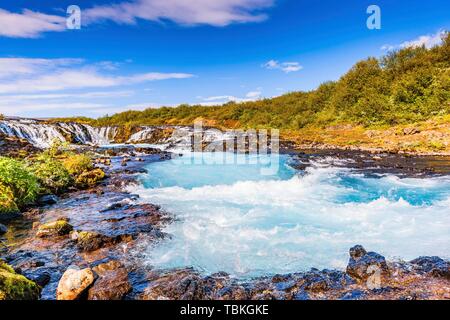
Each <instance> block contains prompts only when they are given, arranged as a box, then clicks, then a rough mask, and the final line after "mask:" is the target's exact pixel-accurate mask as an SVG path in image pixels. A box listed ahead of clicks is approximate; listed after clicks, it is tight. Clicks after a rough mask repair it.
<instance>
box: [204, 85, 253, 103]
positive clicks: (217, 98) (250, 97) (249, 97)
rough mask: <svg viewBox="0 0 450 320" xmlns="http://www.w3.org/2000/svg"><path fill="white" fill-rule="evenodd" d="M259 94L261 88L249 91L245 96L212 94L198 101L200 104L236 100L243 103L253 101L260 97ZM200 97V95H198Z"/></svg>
mask: <svg viewBox="0 0 450 320" xmlns="http://www.w3.org/2000/svg"><path fill="white" fill-rule="evenodd" d="M261 95H262V92H261V90H259V89H258V90H255V91H250V92H248V93H247V94H246V95H245V98H239V97H235V96H231V95H223V96H212V97H207V98H203V99H202V100H203V101H202V102H200V103H199V104H200V105H203V106H217V105H222V104H225V103H228V102H236V103H243V102H250V101H255V100H258V99H261ZM198 98H201V97H198Z"/></svg>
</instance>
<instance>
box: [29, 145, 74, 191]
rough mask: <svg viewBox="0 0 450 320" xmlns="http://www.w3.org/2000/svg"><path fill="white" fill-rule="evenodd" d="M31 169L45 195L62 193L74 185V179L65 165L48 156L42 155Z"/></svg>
mask: <svg viewBox="0 0 450 320" xmlns="http://www.w3.org/2000/svg"><path fill="white" fill-rule="evenodd" d="M31 168H32V170H33V173H34V174H35V176H36V177H37V179H38V181H39V183H40V185H41V192H43V193H49V192H51V193H60V192H61V191H64V190H65V189H67V187H69V186H70V184H71V183H72V177H71V176H70V174H69V171H68V170H67V169H66V168H65V167H64V165H63V163H62V162H61V161H59V160H57V159H55V158H52V157H51V156H49V155H48V154H45V153H44V154H41V155H40V156H39V157H38V158H37V159H36V162H35V163H34V164H33V165H32V166H31Z"/></svg>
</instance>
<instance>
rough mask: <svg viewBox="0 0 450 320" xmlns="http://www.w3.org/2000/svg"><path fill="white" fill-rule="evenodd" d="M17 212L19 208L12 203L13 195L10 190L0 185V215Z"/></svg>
mask: <svg viewBox="0 0 450 320" xmlns="http://www.w3.org/2000/svg"><path fill="white" fill-rule="evenodd" d="M17 212H19V208H18V207H17V204H16V202H15V201H14V194H13V192H12V190H11V188H10V187H7V186H5V185H3V184H1V183H0V214H5V213H6V214H8V213H17Z"/></svg>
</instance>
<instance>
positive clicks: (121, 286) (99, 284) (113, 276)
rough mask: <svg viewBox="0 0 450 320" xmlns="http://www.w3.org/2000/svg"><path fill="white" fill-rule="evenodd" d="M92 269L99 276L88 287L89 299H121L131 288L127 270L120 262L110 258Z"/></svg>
mask: <svg viewBox="0 0 450 320" xmlns="http://www.w3.org/2000/svg"><path fill="white" fill-rule="evenodd" d="M93 270H94V272H95V273H96V274H97V275H98V276H99V277H98V279H97V280H96V281H95V283H94V285H93V286H92V288H90V289H89V292H88V299H89V300H121V299H123V298H124V296H125V295H126V294H127V293H129V292H130V291H131V290H132V287H131V285H130V283H129V281H128V272H127V270H126V269H125V267H124V266H123V265H122V264H121V263H120V262H118V261H116V260H112V261H110V262H108V263H103V264H100V265H98V266H96V267H94V268H93Z"/></svg>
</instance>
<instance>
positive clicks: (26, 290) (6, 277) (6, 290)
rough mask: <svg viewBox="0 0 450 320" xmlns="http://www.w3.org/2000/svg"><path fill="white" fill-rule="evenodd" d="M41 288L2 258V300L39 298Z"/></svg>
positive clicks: (0, 291)
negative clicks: (18, 272)
mask: <svg viewBox="0 0 450 320" xmlns="http://www.w3.org/2000/svg"><path fill="white" fill-rule="evenodd" d="M40 293H41V288H40V287H39V286H38V285H37V284H36V283H34V282H33V281H31V280H29V279H27V278H25V277H24V276H23V275H20V274H17V273H16V272H15V271H14V269H13V268H11V267H10V266H9V265H7V264H6V263H5V262H4V261H2V260H0V300H38V299H39V297H40Z"/></svg>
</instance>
